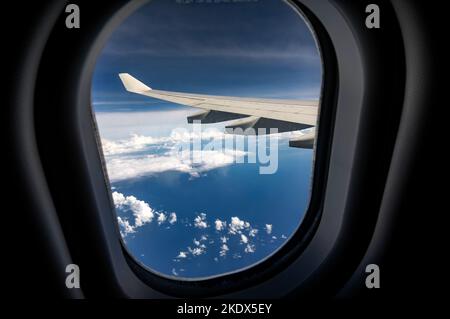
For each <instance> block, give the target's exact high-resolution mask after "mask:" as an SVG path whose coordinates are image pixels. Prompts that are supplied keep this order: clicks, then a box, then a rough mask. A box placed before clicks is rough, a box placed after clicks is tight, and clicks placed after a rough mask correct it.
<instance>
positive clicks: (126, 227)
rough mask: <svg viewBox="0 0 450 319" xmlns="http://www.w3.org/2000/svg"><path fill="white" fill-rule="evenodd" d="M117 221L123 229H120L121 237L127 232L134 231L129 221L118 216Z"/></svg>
mask: <svg viewBox="0 0 450 319" xmlns="http://www.w3.org/2000/svg"><path fill="white" fill-rule="evenodd" d="M117 222H118V223H119V226H120V227H121V228H122V229H123V231H121V234H122V237H125V236H126V235H128V234H131V233H134V232H135V230H134V227H133V226H131V225H130V222H129V221H128V220H126V219H122V218H120V216H119V217H117Z"/></svg>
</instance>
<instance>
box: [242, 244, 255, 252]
mask: <svg viewBox="0 0 450 319" xmlns="http://www.w3.org/2000/svg"><path fill="white" fill-rule="evenodd" d="M244 251H245V252H246V253H247V254H251V253H254V252H255V245H251V244H247V246H246V247H245V249H244Z"/></svg>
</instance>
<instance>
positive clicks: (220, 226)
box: [214, 219, 227, 231]
mask: <svg viewBox="0 0 450 319" xmlns="http://www.w3.org/2000/svg"><path fill="white" fill-rule="evenodd" d="M214 223H215V225H216V230H217V231H221V230H223V229H224V228H225V227H227V222H226V221H221V220H220V219H216V221H215V222H214Z"/></svg>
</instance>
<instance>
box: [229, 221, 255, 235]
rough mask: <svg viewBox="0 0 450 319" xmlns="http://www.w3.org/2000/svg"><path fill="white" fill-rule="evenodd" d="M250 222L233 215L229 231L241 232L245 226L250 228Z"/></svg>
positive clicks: (233, 232) (232, 232)
mask: <svg viewBox="0 0 450 319" xmlns="http://www.w3.org/2000/svg"><path fill="white" fill-rule="evenodd" d="M249 227H250V223H249V222H246V221H244V220H241V219H239V217H231V222H230V224H229V226H228V231H229V232H230V233H231V234H240V233H242V230H243V229H245V228H249Z"/></svg>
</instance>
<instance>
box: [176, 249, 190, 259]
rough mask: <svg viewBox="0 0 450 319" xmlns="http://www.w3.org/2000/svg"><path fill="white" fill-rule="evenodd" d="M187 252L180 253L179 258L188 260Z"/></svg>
mask: <svg viewBox="0 0 450 319" xmlns="http://www.w3.org/2000/svg"><path fill="white" fill-rule="evenodd" d="M187 254H188V253H187V252H185V251H180V253H179V254H178V256H177V258H186V257H187Z"/></svg>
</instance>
